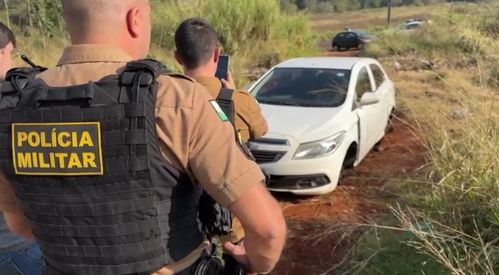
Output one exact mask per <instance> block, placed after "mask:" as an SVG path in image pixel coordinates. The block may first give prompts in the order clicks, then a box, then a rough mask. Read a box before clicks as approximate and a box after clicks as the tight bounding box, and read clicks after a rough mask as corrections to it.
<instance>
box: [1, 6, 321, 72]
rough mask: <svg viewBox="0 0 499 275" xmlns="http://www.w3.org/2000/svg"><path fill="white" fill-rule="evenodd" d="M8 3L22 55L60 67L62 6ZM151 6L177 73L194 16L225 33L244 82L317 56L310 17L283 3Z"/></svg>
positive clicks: (159, 42) (157, 34) (156, 48)
mask: <svg viewBox="0 0 499 275" xmlns="http://www.w3.org/2000/svg"><path fill="white" fill-rule="evenodd" d="M6 3H8V4H7V5H6V6H2V8H1V10H0V18H1V20H2V21H3V22H5V23H6V24H9V25H10V27H11V28H12V29H13V30H14V31H15V33H16V34H17V36H18V40H19V43H18V45H19V48H20V51H21V52H24V53H27V54H29V55H30V56H31V57H32V59H33V60H34V61H36V62H37V63H40V64H43V65H46V66H51V65H54V64H55V62H56V61H57V58H58V55H59V53H60V51H61V50H62V48H63V47H65V46H66V45H67V44H68V37H67V34H66V30H65V27H64V23H63V20H62V16H61V4H60V1H53V0H11V1H8V2H6ZM151 4H152V7H153V9H152V10H153V15H152V17H153V36H152V40H153V41H152V42H153V45H152V47H151V56H152V57H155V58H158V59H160V60H162V61H164V62H166V63H168V64H169V65H170V67H171V68H173V69H179V66H178V65H177V64H176V62H175V60H174V59H173V51H174V41H173V36H174V32H175V29H176V27H177V26H178V24H179V23H180V22H181V21H182V20H184V19H187V18H189V17H193V16H198V17H202V18H205V19H207V20H208V21H210V22H211V23H212V24H213V26H214V27H215V28H216V30H217V31H218V32H219V34H220V37H221V41H222V44H223V47H224V50H225V51H226V52H227V53H228V54H230V55H231V56H232V62H231V63H232V69H233V70H234V71H235V74H236V76H239V77H238V80H240V82H243V81H244V79H243V78H244V72H245V71H246V70H247V69H248V68H251V67H257V66H262V67H269V66H270V65H274V64H275V63H277V62H279V61H280V60H282V59H285V58H287V57H289V56H293V55H297V54H307V53H308V54H313V53H315V52H316V49H315V47H314V46H315V45H314V44H315V40H314V39H313V37H312V34H311V33H310V30H309V25H308V17H307V15H305V14H297V13H296V14H284V13H281V10H280V7H279V1H278V0H252V1H245V0H232V1H227V0H210V1H203V0H151Z"/></svg>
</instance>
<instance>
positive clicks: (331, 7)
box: [280, 0, 483, 13]
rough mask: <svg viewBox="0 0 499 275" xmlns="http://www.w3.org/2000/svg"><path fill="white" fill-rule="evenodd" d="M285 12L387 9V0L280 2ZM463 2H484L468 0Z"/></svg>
mask: <svg viewBox="0 0 499 275" xmlns="http://www.w3.org/2000/svg"><path fill="white" fill-rule="evenodd" d="M280 1H281V7H282V9H283V10H284V11H291V12H292V11H296V10H307V11H310V12H314V13H324V12H333V11H334V12H344V11H354V10H360V9H373V8H381V7H386V6H387V5H388V1H387V0H280ZM391 2H392V6H394V7H397V6H422V5H433V4H436V3H446V2H453V1H451V0H392V1H391ZM463 2H483V0H468V1H463Z"/></svg>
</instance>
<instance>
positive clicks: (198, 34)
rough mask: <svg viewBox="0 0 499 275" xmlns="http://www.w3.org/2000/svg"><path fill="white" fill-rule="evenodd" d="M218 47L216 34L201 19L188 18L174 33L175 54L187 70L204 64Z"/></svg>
mask: <svg viewBox="0 0 499 275" xmlns="http://www.w3.org/2000/svg"><path fill="white" fill-rule="evenodd" d="M219 45H220V42H219V39H218V34H217V32H216V31H215V29H214V28H213V27H212V26H211V25H210V23H208V22H207V21H206V20H203V19H201V18H189V19H187V20H185V21H183V22H182V23H181V24H180V25H179V26H178V28H177V30H176V31H175V46H176V47H177V52H178V54H179V55H180V57H181V58H182V61H183V62H184V65H185V66H186V67H187V68H189V69H192V68H196V67H198V66H200V65H202V64H204V63H206V62H207V61H208V59H209V58H210V57H211V56H212V54H213V51H214V50H215V49H216V48H217V47H218V46H219Z"/></svg>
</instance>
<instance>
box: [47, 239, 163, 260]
mask: <svg viewBox="0 0 499 275" xmlns="http://www.w3.org/2000/svg"><path fill="white" fill-rule="evenodd" d="M38 242H39V244H40V246H42V247H43V252H44V253H48V254H53V255H59V256H70V257H71V256H74V257H99V258H100V257H115V258H120V257H139V256H141V255H143V254H144V253H147V252H152V251H158V250H160V249H161V241H160V240H159V239H155V238H154V239H151V240H142V241H141V242H137V243H123V244H120V245H110V246H77V245H74V246H72V245H57V244H53V243H48V242H45V241H43V240H38Z"/></svg>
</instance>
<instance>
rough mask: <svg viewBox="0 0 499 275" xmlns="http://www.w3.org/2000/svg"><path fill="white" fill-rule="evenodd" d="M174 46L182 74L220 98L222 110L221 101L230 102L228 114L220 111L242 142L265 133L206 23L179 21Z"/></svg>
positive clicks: (256, 107)
mask: <svg viewBox="0 0 499 275" xmlns="http://www.w3.org/2000/svg"><path fill="white" fill-rule="evenodd" d="M175 45H176V48H177V50H176V52H175V58H176V59H177V61H178V62H179V63H180V64H181V65H182V66H183V69H184V74H185V75H187V76H189V77H192V78H194V79H195V80H196V81H197V82H199V83H200V84H202V85H203V86H205V87H206V88H207V90H208V91H209V92H210V94H211V96H212V97H213V98H216V99H221V100H217V101H218V104H219V105H220V106H221V107H222V108H223V109H225V108H224V107H225V106H223V102H229V103H230V102H232V103H233V104H232V106H233V107H232V114H231V110H229V111H225V110H224V112H225V113H226V115H227V116H228V119H229V120H232V121H233V123H234V125H235V129H236V132H237V135H238V136H239V139H240V141H241V142H242V143H246V142H248V141H249V140H252V139H257V138H260V137H262V136H263V135H265V134H266V133H267V130H268V126H267V122H266V120H265V118H264V117H263V115H262V112H261V110H260V106H259V105H258V103H257V102H256V100H255V99H254V98H253V97H252V96H251V94H250V93H248V92H247V91H243V90H236V89H235V85H234V80H233V78H232V74H231V73H230V70H229V60H230V58H229V56H227V55H222V54H221V47H220V41H219V38H218V34H217V33H216V31H215V30H214V28H213V27H212V26H211V25H210V24H209V23H208V22H206V21H205V20H203V19H200V18H190V19H187V20H185V21H183V22H182V23H181V24H180V26H179V27H178V28H177V31H176V32H175ZM228 105H229V106H228V108H229V109H231V106H230V104H228Z"/></svg>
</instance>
